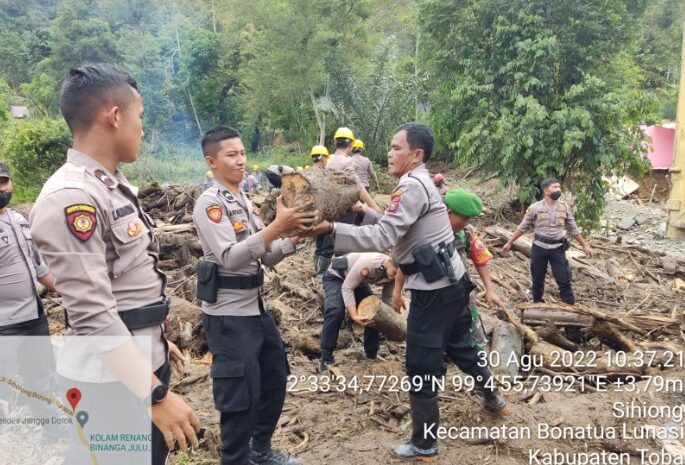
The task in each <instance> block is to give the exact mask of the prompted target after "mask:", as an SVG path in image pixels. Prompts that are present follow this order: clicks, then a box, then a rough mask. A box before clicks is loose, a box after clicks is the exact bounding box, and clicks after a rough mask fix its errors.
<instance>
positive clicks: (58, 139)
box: [0, 118, 71, 188]
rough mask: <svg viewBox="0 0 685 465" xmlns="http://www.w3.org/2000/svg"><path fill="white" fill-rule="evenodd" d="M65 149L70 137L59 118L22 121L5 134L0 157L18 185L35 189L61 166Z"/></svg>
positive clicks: (67, 147)
mask: <svg viewBox="0 0 685 465" xmlns="http://www.w3.org/2000/svg"><path fill="white" fill-rule="evenodd" d="M69 147H71V135H70V133H69V130H68V129H67V126H66V124H65V123H64V121H63V120H62V119H61V118H59V119H53V118H44V119H40V120H32V119H25V120H20V121H17V122H14V123H12V125H11V127H9V128H7V130H6V131H5V138H4V140H3V146H2V152H1V153H2V155H1V156H0V158H2V159H5V160H8V161H9V163H10V165H11V166H12V169H13V173H12V175H13V177H14V179H15V181H16V183H17V184H18V185H20V186H23V187H24V188H27V187H36V186H41V185H43V183H45V181H47V179H48V177H50V175H51V174H52V173H53V172H54V171H55V170H56V169H57V168H58V167H59V166H60V165H62V164H63V163H64V161H65V160H66V155H67V150H68V149H69Z"/></svg>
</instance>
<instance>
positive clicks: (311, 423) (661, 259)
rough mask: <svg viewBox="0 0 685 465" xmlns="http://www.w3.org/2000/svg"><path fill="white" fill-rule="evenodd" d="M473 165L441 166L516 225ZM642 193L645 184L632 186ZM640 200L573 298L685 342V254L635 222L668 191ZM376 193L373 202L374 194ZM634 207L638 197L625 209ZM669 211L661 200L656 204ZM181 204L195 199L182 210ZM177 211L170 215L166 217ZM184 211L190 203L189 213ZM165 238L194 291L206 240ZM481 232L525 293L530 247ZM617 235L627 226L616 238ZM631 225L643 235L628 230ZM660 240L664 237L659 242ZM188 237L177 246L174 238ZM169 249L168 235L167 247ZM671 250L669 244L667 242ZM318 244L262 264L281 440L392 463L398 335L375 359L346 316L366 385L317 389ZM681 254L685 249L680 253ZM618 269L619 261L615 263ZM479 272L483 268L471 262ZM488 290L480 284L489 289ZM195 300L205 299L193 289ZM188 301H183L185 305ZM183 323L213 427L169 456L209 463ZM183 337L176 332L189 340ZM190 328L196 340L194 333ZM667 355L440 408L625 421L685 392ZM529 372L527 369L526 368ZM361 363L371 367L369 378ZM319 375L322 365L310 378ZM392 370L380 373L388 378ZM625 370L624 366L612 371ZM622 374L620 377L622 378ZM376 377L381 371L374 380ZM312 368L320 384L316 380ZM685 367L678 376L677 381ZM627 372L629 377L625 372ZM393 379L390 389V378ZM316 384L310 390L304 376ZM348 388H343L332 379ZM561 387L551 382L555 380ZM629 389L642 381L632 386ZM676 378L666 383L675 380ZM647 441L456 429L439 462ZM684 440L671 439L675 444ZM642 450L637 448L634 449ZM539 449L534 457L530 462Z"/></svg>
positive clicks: (655, 444)
mask: <svg viewBox="0 0 685 465" xmlns="http://www.w3.org/2000/svg"><path fill="white" fill-rule="evenodd" d="M464 174H466V172H463V171H461V172H459V171H452V172H449V173H447V179H448V183H449V184H450V185H451V186H457V185H459V186H466V187H471V188H473V189H474V190H475V191H476V192H478V193H479V194H480V195H481V196H482V197H483V198H484V200H485V204H486V206H487V213H486V214H485V215H484V216H482V217H481V218H479V221H477V222H476V225H477V226H478V227H479V228H481V229H484V228H485V227H487V226H490V225H493V224H497V225H498V226H501V227H504V228H506V229H508V230H510V231H513V230H514V229H515V226H516V222H517V221H518V220H519V219H520V212H516V211H514V210H512V208H511V207H509V201H510V200H511V199H512V198H513V195H514V191H513V189H499V188H498V186H497V181H496V180H495V179H490V180H487V181H484V182H483V181H482V180H480V179H479V178H477V177H475V176H469V177H467V178H464ZM377 198H378V200H379V201H380V202H383V201H384V200H387V193H386V195H385V196H384V195H378V196H377ZM638 198H639V197H638ZM653 200H656V202H654V201H653V202H652V203H645V202H643V201H639V200H637V199H633V200H621V201H612V202H610V205H609V208H608V212H607V215H606V216H605V220H606V224H607V228H606V230H605V231H603V232H602V233H600V234H598V235H594V236H592V237H590V244H591V246H592V247H593V249H594V252H595V257H594V258H592V259H588V260H587V264H588V266H589V267H592V269H593V270H596V271H597V272H600V273H603V274H605V275H606V276H607V279H604V280H599V281H598V279H597V275H596V274H595V275H593V274H586V273H584V272H582V271H576V272H574V291H575V293H576V298H577V300H578V302H579V303H582V304H583V305H585V306H587V307H590V308H593V309H597V310H600V311H602V312H604V313H606V314H610V315H617V316H621V315H625V314H630V315H640V314H647V315H661V316H664V317H669V318H673V319H674V320H676V321H677V324H676V325H675V326H674V325H671V326H670V327H669V328H665V327H663V328H656V329H654V330H652V331H650V333H649V334H648V335H646V336H644V335H642V336H640V335H637V334H635V333H629V332H627V331H624V333H625V334H626V335H628V336H629V337H630V339H631V340H633V341H635V342H636V343H639V342H645V341H651V342H652V343H654V342H659V341H660V342H662V343H663V342H666V343H668V344H670V346H669V347H672V348H674V349H675V350H676V351H682V348H683V342H684V341H685V336H683V333H682V331H681V328H680V326H681V324H682V322H683V311H684V310H685V289H677V286H678V282H679V280H685V261H684V260H683V258H682V257H683V255H682V251H683V250H685V247H683V246H684V245H685V244H683V242H677V241H668V240H664V239H657V238H656V237H655V236H650V237H646V238H645V239H638V238H637V236H639V235H641V236H649V234H652V235H654V234H657V233H658V231H657V229H658V225H659V224H660V222H661V221H662V220H663V219H664V218H665V213H664V211H663V209H661V207H660V204H659V203H658V202H661V201H662V200H663V199H661V198H657V199H653ZM380 202H379V203H380ZM631 208H632V210H631ZM642 209H648V211H649V215H650V216H649V218H647V219H645V220H644V221H643V223H642V224H643V225H647V224H648V225H649V227H650V228H651V229H650V231H648V232H644V231H643V229H644V228H641V226H640V225H639V224H635V226H633V227H631V228H629V229H627V230H620V229H618V228H615V227H613V226H611V225H613V224H615V223H616V222H618V221H620V219H622V218H619V217H623V216H625V215H636V216H638V215H640V214H644V213H645V212H644V211H643V210H642ZM660 212H661V213H660ZM186 213H187V212H186ZM171 217H173V218H174V219H173V221H170V220H171V219H172V218H171ZM158 218H162V220H164V221H165V222H166V221H167V220H169V221H168V223H175V224H179V223H183V218H184V215H183V214H179V213H178V212H175V213H174V214H173V215H166V216H164V215H158ZM185 218H186V219H187V215H186V216H185ZM164 234H165V235H166V236H167V237H166V239H163V240H162V244H163V246H164V244H165V243H166V244H167V248H166V252H165V253H163V256H162V259H163V260H164V261H163V264H164V265H165V266H166V271H167V273H169V275H170V281H169V289H168V290H169V292H170V293H171V294H174V295H176V296H179V297H183V298H186V299H187V300H190V301H192V300H193V296H194V281H193V279H194V278H193V276H192V270H193V269H194V265H195V260H196V259H197V255H198V251H197V250H196V247H193V246H192V244H191V242H192V241H193V238H194V234H193V232H192V231H183V232H182V233H179V234H182V235H181V236H178V238H177V239H170V237H171V236H170V234H176V233H169V232H166V233H164ZM482 237H483V239H484V240H485V242H486V243H487V244H488V245H489V246H490V248H491V250H492V251H493V253H494V254H495V260H493V261H492V262H491V265H490V267H491V270H492V271H491V272H492V275H493V276H494V277H495V278H497V281H498V282H497V283H495V289H496V291H497V293H498V294H499V295H500V297H501V298H502V299H503V300H504V301H505V304H506V306H507V307H508V308H511V309H515V308H516V305H518V304H522V303H526V302H529V300H530V291H529V286H530V281H529V273H528V264H529V261H528V259H527V258H526V257H525V256H523V255H522V254H521V253H519V252H513V253H510V254H506V255H504V254H502V253H501V248H500V246H501V241H500V240H499V239H497V238H495V237H493V236H490V235H488V234H487V233H485V232H483V234H482ZM618 237H621V239H620V240H619V239H618ZM633 237H634V238H635V241H628V240H626V239H631V238H633ZM655 244H656V245H655ZM176 248H183V249H184V250H183V252H182V253H176V252H174V251H175V250H176ZM163 249H164V247H163ZM664 252H666V253H667V254H670V255H671V256H672V258H669V256H668V255H666V256H664ZM312 255H313V245H312V244H311V243H304V244H303V245H301V246H300V248H299V252H298V253H297V254H296V255H294V256H291V257H289V258H287V259H286V260H284V261H283V262H282V263H281V264H279V265H278V266H276V267H275V269H274V270H271V271H270V272H268V274H267V281H266V284H265V287H264V297H265V300H266V302H267V304H268V305H269V306H270V307H271V308H274V309H275V312H274V313H275V316H276V318H277V320H278V322H279V326H280V328H281V331H282V334H283V338H284V340H285V342H286V345H287V350H288V354H289V360H290V365H291V368H292V375H293V378H291V379H290V381H289V391H290V392H289V394H288V396H287V398H286V403H285V408H284V410H283V414H282V416H281V420H280V422H279V427H278V430H277V431H276V434H275V436H274V444H275V445H276V446H277V447H279V448H281V449H283V450H287V451H289V452H291V453H295V454H297V455H298V456H300V457H301V458H302V459H304V461H305V463H308V464H327V465H342V464H381V463H394V462H395V459H394V458H393V457H392V455H391V454H390V452H389V447H390V446H391V445H392V444H393V443H396V442H398V441H401V440H404V439H406V438H407V437H408V435H409V433H410V430H411V426H410V416H409V413H408V412H409V406H408V396H407V394H406V392H403V391H404V389H403V387H402V386H401V385H398V386H392V384H393V381H394V378H392V376H396V377H399V378H401V377H402V375H403V373H404V371H403V358H404V348H405V346H404V343H396V342H390V341H383V343H382V346H381V351H380V356H379V359H378V360H377V361H368V360H365V359H364V356H363V349H362V343H361V331H360V330H359V329H358V328H353V327H351V326H347V325H346V326H345V327H344V328H343V329H342V330H341V334H340V339H339V349H338V350H337V351H336V354H335V357H336V365H335V367H334V370H333V371H334V374H336V375H337V376H341V375H342V376H345V377H346V379H347V380H350V379H351V378H353V377H354V376H357V379H358V380H359V381H360V385H361V386H360V389H358V390H357V391H356V392H355V390H354V389H352V388H347V389H342V388H340V385H339V384H336V385H335V389H333V392H323V391H324V387H323V386H322V385H323V384H325V383H324V382H323V381H324V380H323V379H322V378H320V377H317V376H318V374H317V371H316V370H317V366H318V363H317V353H316V350H317V349H316V348H317V346H318V337H319V332H320V329H321V324H322V321H323V318H322V311H321V310H322V309H321V297H322V295H323V292H322V287H321V283H320V281H318V280H317V279H316V278H315V277H314V276H313V261H312ZM679 257H680V258H679ZM617 269H618V271H616V270H617ZM470 271H471V275H472V276H474V277H476V280H477V274H476V273H475V271H474V270H473V268H472V267H471V268H470ZM546 286H547V289H548V292H547V294H546V299H547V301H548V302H550V303H556V302H558V299H559V297H558V292H557V290H556V285H555V283H554V281H553V280H552V278H551V274H550V276H548V280H547V283H546ZM479 291H482V285H481V289H479ZM479 301H480V302H479V303H480V308H481V311H482V312H483V313H484V314H487V315H489V316H491V317H493V318H496V316H495V315H496V312H495V310H494V309H490V308H489V307H488V306H487V304H486V303H485V302H484V298H483V293H482V292H480V293H479ZM195 303H196V304H197V303H198V302H197V301H196V302H195ZM46 304H47V307H48V309H49V314H50V316H51V321H52V327H53V329H54V330H61V329H62V328H63V326H62V321H61V307H60V306H59V299H57V298H56V297H54V296H53V297H51V298H50V299H49V300H47V301H46ZM186 311H187V312H196V313H199V309H197V308H195V307H192V306H188V307H187V308H186ZM184 315H186V314H184ZM187 315H189V316H187V317H183V318H180V320H184V319H187V320H188V321H187V327H186V328H185V329H184V328H183V326H184V323H183V321H181V323H178V322H177V323H174V324H176V326H179V325H180V329H179V330H178V331H176V330H174V331H172V333H174V334H175V335H178V334H179V333H183V334H184V336H183V337H181V339H182V340H183V341H185V343H183V344H182V345H183V347H185V349H184V350H185V352H186V354H187V357H188V363H187V366H186V370H185V372H184V373H183V374H181V375H177V376H175V378H174V381H173V388H174V390H175V391H177V392H179V393H180V394H181V395H183V396H184V398H186V399H187V401H188V402H189V403H190V404H191V405H192V406H193V408H194V409H195V411H196V412H197V413H198V415H199V417H200V419H201V422H202V424H203V426H204V427H206V428H207V437H206V439H205V440H204V441H203V447H202V448H201V449H200V450H199V451H196V452H195V453H193V454H192V455H190V456H189V455H186V454H176V455H174V457H173V458H172V460H171V463H173V464H196V465H200V464H202V465H205V464H207V465H208V464H215V463H218V460H217V458H216V457H217V455H216V447H217V433H218V431H217V428H218V414H217V412H216V411H215V410H214V408H213V402H212V388H211V380H210V378H209V376H208V375H209V359H208V356H207V354H206V353H205V351H206V347H204V345H203V343H202V335H201V328H200V326H199V323H198V322H199V314H196V315H195V316H192V315H191V313H187ZM183 341H182V342H183ZM189 341H190V342H189ZM581 347H582V350H583V351H588V350H591V349H597V350H600V351H609V348H608V347H606V346H602V345H601V344H600V342H599V341H598V340H597V339H596V338H594V337H593V336H592V334H590V333H589V332H588V331H586V330H583V342H582V345H581ZM675 365H677V366H674V367H672V368H664V369H662V368H659V367H654V368H652V369H650V370H651V371H648V373H649V374H653V375H656V376H661V377H663V379H669V380H673V381H671V384H670V386H667V388H664V389H661V390H659V389H655V386H654V385H653V383H652V385H651V388H649V389H648V388H647V386H646V384H647V381H644V380H643V381H639V382H638V384H637V385H633V387H636V386H637V387H640V390H641V391H642V392H640V393H635V392H627V391H628V389H626V388H625V385H624V386H618V385H617V384H609V385H608V386H607V387H606V389H605V390H606V392H601V391H602V390H603V389H600V391H599V392H593V391H594V390H593V389H589V388H588V389H587V390H586V391H585V392H579V390H578V389H575V388H571V387H568V386H565V387H564V388H563V389H562V392H544V391H545V390H544V389H541V388H539V387H538V388H537V389H535V390H532V389H531V387H532V386H531V384H530V383H528V384H527V385H525V386H526V390H525V392H524V391H523V390H519V391H517V392H506V393H505V397H506V398H507V400H508V401H509V404H510V409H511V414H510V415H509V416H508V417H506V418H504V419H502V418H499V417H495V416H493V415H491V414H489V413H487V412H486V411H484V410H483V409H482V408H481V405H480V398H479V397H478V395H477V394H474V393H473V392H467V391H465V390H461V389H456V390H455V389H453V388H452V387H450V386H449V384H450V383H448V386H447V388H446V389H445V390H444V391H442V392H441V394H440V397H441V399H442V400H441V415H442V420H441V421H442V423H443V425H445V426H448V427H450V426H454V427H461V426H497V425H502V424H505V423H506V425H508V426H519V427H522V426H528V427H530V428H533V429H535V428H537V425H538V424H540V423H549V424H551V425H553V426H586V425H595V426H596V425H604V426H607V425H619V424H620V423H621V421H620V420H619V419H617V418H615V416H614V415H612V405H613V403H614V402H619V401H629V400H634V401H636V402H638V403H639V402H645V403H648V404H650V405H652V404H653V405H669V406H672V405H678V404H681V403H682V401H683V396H682V394H683V393H682V384H679V383H683V380H685V367H683V366H682V364H679V363H676V364H675ZM522 374H525V373H522ZM365 376H366V378H365ZM369 376H375V377H376V382H375V384H374V385H373V386H372V388H370V389H368V390H366V389H364V388H365V387H366V386H365V384H366V383H362V380H368V379H370V378H368V377H369ZM455 376H456V377H457V378H458V379H461V378H459V372H458V370H457V369H456V368H455V367H453V366H452V367H450V368H449V371H448V374H447V379H451V378H452V377H455ZM314 377H316V378H314ZM383 377H384V378H383ZM618 378H620V376H619V377H618ZM618 378H617V379H618ZM381 379H385V380H386V381H387V384H386V385H385V386H383V388H379V383H380V380H381ZM313 380H316V381H317V385H318V388H316V389H314V388H313ZM678 380H680V381H678ZM629 384H630V383H629ZM393 388H394V389H393ZM310 389H313V392H312V391H311V390H310ZM338 391H340V392H338ZM552 391H554V390H552ZM633 391H634V389H633ZM667 391H668V392H667ZM672 420H673V419H672V418H666V417H663V418H662V417H659V418H654V419H645V420H630V421H629V422H628V423H629V424H632V423H636V422H637V423H642V424H658V425H663V424H666V423H669V422H671V421H672ZM641 446H644V447H645V448H648V449H651V450H658V449H660V448H661V447H662V444H661V442H659V441H657V440H644V441H636V440H632V441H624V440H621V439H617V440H599V439H598V440H582V439H578V440H575V441H569V440H540V439H537V438H536V436H535V434H534V436H533V439H508V440H490V441H484V442H480V443H474V441H465V440H461V439H448V440H443V441H441V443H440V451H441V455H440V459H439V461H438V462H436V463H439V464H455V463H464V464H490V463H497V464H524V463H525V464H528V463H531V462H530V460H529V452H530V451H531V450H533V449H536V448H541V449H543V450H545V451H551V450H552V449H554V448H556V449H558V450H559V451H563V452H572V451H578V450H584V451H590V452H592V451H600V450H607V451H613V452H627V453H632V454H637V449H638V448H639V447H641ZM676 447H677V445H676ZM637 459H638V456H636V455H633V460H635V462H633V463H639V462H638V461H637ZM532 463H534V462H532Z"/></svg>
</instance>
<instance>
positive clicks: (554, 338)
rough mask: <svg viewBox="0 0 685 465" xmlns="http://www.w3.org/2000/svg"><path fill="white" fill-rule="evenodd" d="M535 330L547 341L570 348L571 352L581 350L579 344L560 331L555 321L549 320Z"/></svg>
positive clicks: (563, 347)
mask: <svg viewBox="0 0 685 465" xmlns="http://www.w3.org/2000/svg"><path fill="white" fill-rule="evenodd" d="M535 332H536V333H538V335H539V336H540V337H541V338H542V339H544V340H545V341H547V342H550V343H552V344H554V345H556V346H559V347H561V348H562V349H566V350H570V351H571V352H575V351H576V350H579V347H578V344H576V343H575V342H573V341H569V340H568V339H566V337H565V336H564V335H563V334H561V332H559V329H558V328H557V327H556V326H555V324H554V323H552V321H547V322H546V323H545V324H543V325H542V326H540V327H539V328H538V329H536V330H535Z"/></svg>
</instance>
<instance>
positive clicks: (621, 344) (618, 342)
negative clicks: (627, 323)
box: [590, 320, 638, 352]
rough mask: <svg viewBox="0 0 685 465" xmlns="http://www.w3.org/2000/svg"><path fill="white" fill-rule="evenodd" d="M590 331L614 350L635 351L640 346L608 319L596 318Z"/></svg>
mask: <svg viewBox="0 0 685 465" xmlns="http://www.w3.org/2000/svg"><path fill="white" fill-rule="evenodd" d="M590 331H591V332H592V334H594V335H595V336H597V338H599V340H600V341H602V342H603V343H604V344H606V345H607V346H609V347H611V348H612V349H614V350H622V351H624V352H635V351H636V350H637V348H638V346H637V345H636V344H635V343H634V342H633V341H631V340H630V339H628V338H627V337H626V336H625V335H624V334H622V333H621V332H619V330H618V329H616V327H615V326H614V325H612V324H611V323H609V322H608V321H602V320H595V323H594V324H593V325H592V328H590Z"/></svg>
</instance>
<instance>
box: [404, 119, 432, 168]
mask: <svg viewBox="0 0 685 465" xmlns="http://www.w3.org/2000/svg"><path fill="white" fill-rule="evenodd" d="M400 131H407V142H408V143H409V148H410V149H412V150H415V149H422V150H423V161H424V162H427V161H428V160H429V159H430V157H431V155H432V154H433V144H434V139H433V131H432V130H431V128H429V127H428V126H426V125H425V124H423V123H405V124H403V125H402V126H400V127H398V128H397V129H395V134H397V133H398V132H400Z"/></svg>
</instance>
